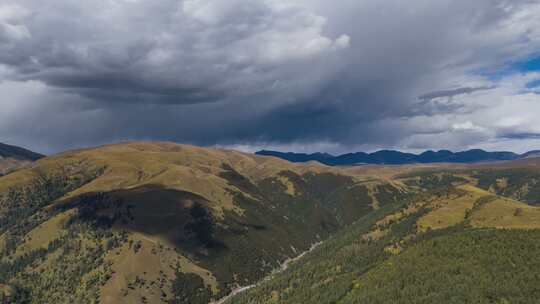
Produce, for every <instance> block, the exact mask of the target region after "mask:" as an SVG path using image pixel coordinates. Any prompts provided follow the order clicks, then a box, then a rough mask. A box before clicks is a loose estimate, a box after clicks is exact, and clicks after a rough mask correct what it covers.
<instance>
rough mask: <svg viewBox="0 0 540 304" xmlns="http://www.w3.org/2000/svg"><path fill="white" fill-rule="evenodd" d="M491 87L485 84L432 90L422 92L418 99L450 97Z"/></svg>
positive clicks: (429, 99) (428, 99)
mask: <svg viewBox="0 0 540 304" xmlns="http://www.w3.org/2000/svg"><path fill="white" fill-rule="evenodd" d="M493 88H494V87H487V86H483V87H476V88H472V87H462V88H456V89H451V90H441V91H434V92H429V93H425V94H422V95H420V96H419V97H418V99H420V100H422V101H431V100H433V99H435V98H440V97H448V98H452V97H454V96H457V95H463V94H472V93H474V92H477V91H485V90H491V89H493Z"/></svg>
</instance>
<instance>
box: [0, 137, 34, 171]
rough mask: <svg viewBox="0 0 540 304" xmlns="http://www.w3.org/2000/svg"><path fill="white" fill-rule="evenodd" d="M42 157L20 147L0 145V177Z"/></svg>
mask: <svg viewBox="0 0 540 304" xmlns="http://www.w3.org/2000/svg"><path fill="white" fill-rule="evenodd" d="M43 157H44V156H43V155H41V154H38V153H35V152H32V151H29V150H26V149H23V148H20V147H16V146H10V145H6V144H3V143H0V176H2V175H5V174H7V173H9V172H12V171H14V170H16V169H18V168H21V167H23V166H25V165H28V164H29V163H31V162H33V161H36V160H38V159H40V158H43Z"/></svg>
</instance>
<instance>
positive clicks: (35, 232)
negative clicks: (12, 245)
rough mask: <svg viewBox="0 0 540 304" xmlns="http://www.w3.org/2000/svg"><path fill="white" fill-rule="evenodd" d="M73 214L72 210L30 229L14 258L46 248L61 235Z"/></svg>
mask: <svg viewBox="0 0 540 304" xmlns="http://www.w3.org/2000/svg"><path fill="white" fill-rule="evenodd" d="M74 213H75V210H74V209H72V210H68V211H66V212H63V213H60V214H58V215H56V216H54V217H52V218H51V219H49V220H48V221H46V222H44V223H42V224H40V225H39V226H37V227H36V228H34V229H32V230H31V231H30V232H29V233H28V234H27V235H26V236H25V237H24V243H23V244H21V245H20V246H19V247H18V248H17V250H16V252H15V254H14V257H19V256H21V255H23V254H25V253H29V252H31V251H33V250H36V249H39V248H47V246H48V245H49V243H50V242H51V241H53V240H54V239H56V238H58V237H60V236H61V235H62V233H63V232H64V230H63V229H62V227H63V225H64V223H65V222H66V220H68V219H69V218H70V217H71V216H72V215H73V214H74Z"/></svg>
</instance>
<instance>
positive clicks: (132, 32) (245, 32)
mask: <svg viewBox="0 0 540 304" xmlns="http://www.w3.org/2000/svg"><path fill="white" fill-rule="evenodd" d="M539 116H540V1H531V0H475V1H470V0H438V1H433V0H409V1H403V0H386V1H379V0H336V1H328V0H93V1H74V0H48V1H42V0H1V1H0V142H5V143H10V144H16V145H20V146H24V147H28V148H30V149H33V150H36V151H38V152H42V153H47V154H52V153H56V152H59V151H63V150H65V149H73V148H79V147H89V146H95V145H100V144H105V143H113V142H118V141H126V140H170V141H176V142H181V143H190V144H196V145H202V146H211V147H214V146H218V147H228V148H235V149H240V150H244V151H256V150H258V149H276V150H282V151H296V152H317V151H321V152H330V153H344V152H351V151H374V150H378V149H399V150H403V151H421V150H426V149H434V150H438V149H450V150H465V149H470V148H483V149H487V150H509V151H515V152H524V151H527V150H534V149H540V119H538V117H539Z"/></svg>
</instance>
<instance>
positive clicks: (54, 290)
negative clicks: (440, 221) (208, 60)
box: [0, 142, 410, 303]
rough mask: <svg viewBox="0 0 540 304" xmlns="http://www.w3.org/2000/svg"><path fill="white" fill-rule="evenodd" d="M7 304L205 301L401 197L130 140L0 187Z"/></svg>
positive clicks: (337, 176) (349, 180) (352, 182)
mask: <svg viewBox="0 0 540 304" xmlns="http://www.w3.org/2000/svg"><path fill="white" fill-rule="evenodd" d="M0 193H1V196H0V258H1V259H0V284H1V286H2V292H1V293H0V295H1V296H2V298H1V299H2V301H3V302H4V303H208V302H210V301H212V300H217V299H219V298H221V297H224V296H225V295H227V294H228V293H229V292H230V291H231V290H233V289H234V288H236V287H238V286H244V285H249V284H252V283H254V282H257V281H259V280H260V279H262V278H263V277H265V276H266V275H267V274H269V273H270V272H271V271H272V270H274V269H276V268H278V267H279V265H280V264H281V263H282V262H284V261H285V260H286V259H288V258H290V257H295V256H297V255H299V254H300V253H302V252H303V251H305V250H307V249H308V248H309V247H310V246H311V245H312V244H314V243H316V242H319V241H322V240H324V239H326V238H328V237H329V236H331V235H335V234H336V233H337V232H339V231H341V230H342V229H343V228H344V227H346V226H347V225H349V224H351V223H353V222H355V221H356V220H358V219H359V218H361V217H363V216H365V215H367V214H370V213H372V212H373V211H375V210H379V209H381V208H391V207H392V206H396V205H398V204H399V202H401V201H402V200H403V199H404V198H406V197H408V196H410V193H408V192H407V191H406V189H403V188H400V187H397V186H396V185H394V184H393V183H391V182H388V181H386V180H374V179H372V178H370V179H366V178H365V177H364V176H361V175H356V174H352V173H349V172H340V171H339V170H338V169H334V168H328V167H325V166H321V165H317V164H310V165H293V164H291V163H288V162H286V161H282V160H278V159H274V158H268V157H259V156H254V155H248V154H243V153H239V152H234V151H226V150H214V149H202V148H197V147H193V146H185V145H177V144H172V143H145V142H135V143H127V144H120V145H111V146H104V147H99V148H96V149H89V150H79V151H72V152H66V153H62V154H60V155H56V156H52V157H48V158H44V159H41V160H39V161H38V162H37V163H36V164H35V165H34V166H33V167H32V168H30V169H25V170H20V171H17V172H15V173H12V174H9V175H6V176H4V177H2V178H0Z"/></svg>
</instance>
